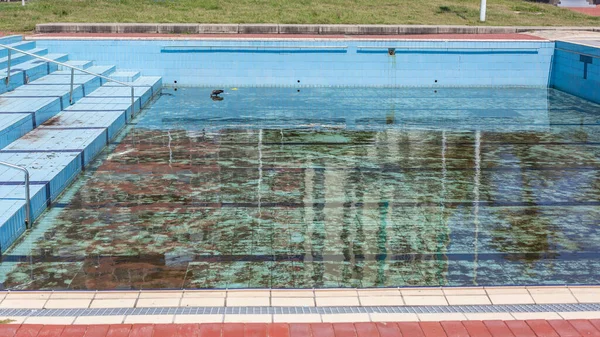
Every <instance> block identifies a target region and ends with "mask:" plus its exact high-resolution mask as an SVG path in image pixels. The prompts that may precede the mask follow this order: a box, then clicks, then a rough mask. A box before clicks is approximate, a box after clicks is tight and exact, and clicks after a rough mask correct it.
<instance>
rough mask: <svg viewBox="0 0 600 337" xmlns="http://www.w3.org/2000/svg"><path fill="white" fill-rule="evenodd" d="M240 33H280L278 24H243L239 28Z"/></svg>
mask: <svg viewBox="0 0 600 337" xmlns="http://www.w3.org/2000/svg"><path fill="white" fill-rule="evenodd" d="M238 33H240V34H279V25H277V24H241V25H240V27H239V30H238Z"/></svg>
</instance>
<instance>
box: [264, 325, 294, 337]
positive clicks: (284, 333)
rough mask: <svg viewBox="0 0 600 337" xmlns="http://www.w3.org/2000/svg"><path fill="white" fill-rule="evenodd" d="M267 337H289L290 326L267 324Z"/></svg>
mask: <svg viewBox="0 0 600 337" xmlns="http://www.w3.org/2000/svg"><path fill="white" fill-rule="evenodd" d="M268 329H269V337H290V326H289V325H288V324H285V323H274V324H269V326H268Z"/></svg>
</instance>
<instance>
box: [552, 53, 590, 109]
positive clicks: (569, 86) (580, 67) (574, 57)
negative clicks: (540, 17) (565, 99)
mask: <svg viewBox="0 0 600 337" xmlns="http://www.w3.org/2000/svg"><path fill="white" fill-rule="evenodd" d="M551 85H552V86H553V87H554V88H556V89H559V90H562V91H565V92H568V93H570V94H573V95H576V96H579V97H581V98H585V99H587V100H590V101H592V102H595V103H600V49H598V48H596V47H591V46H585V45H580V44H575V43H568V42H561V41H557V42H556V49H555V52H554V62H553V64H552V78H551Z"/></svg>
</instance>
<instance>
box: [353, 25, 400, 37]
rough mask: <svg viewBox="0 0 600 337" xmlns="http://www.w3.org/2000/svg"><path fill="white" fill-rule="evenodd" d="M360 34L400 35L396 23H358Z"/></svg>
mask: <svg viewBox="0 0 600 337" xmlns="http://www.w3.org/2000/svg"><path fill="white" fill-rule="evenodd" d="M358 34H359V35H398V26H394V25H358Z"/></svg>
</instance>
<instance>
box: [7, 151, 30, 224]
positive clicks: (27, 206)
mask: <svg viewBox="0 0 600 337" xmlns="http://www.w3.org/2000/svg"><path fill="white" fill-rule="evenodd" d="M0 165H3V166H6V167H10V168H13V169H15V170H19V171H22V172H23V173H24V174H25V228H27V229H29V228H31V201H30V196H29V171H27V169H26V168H25V167H22V166H17V165H14V164H11V163H7V162H3V161H0Z"/></svg>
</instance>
